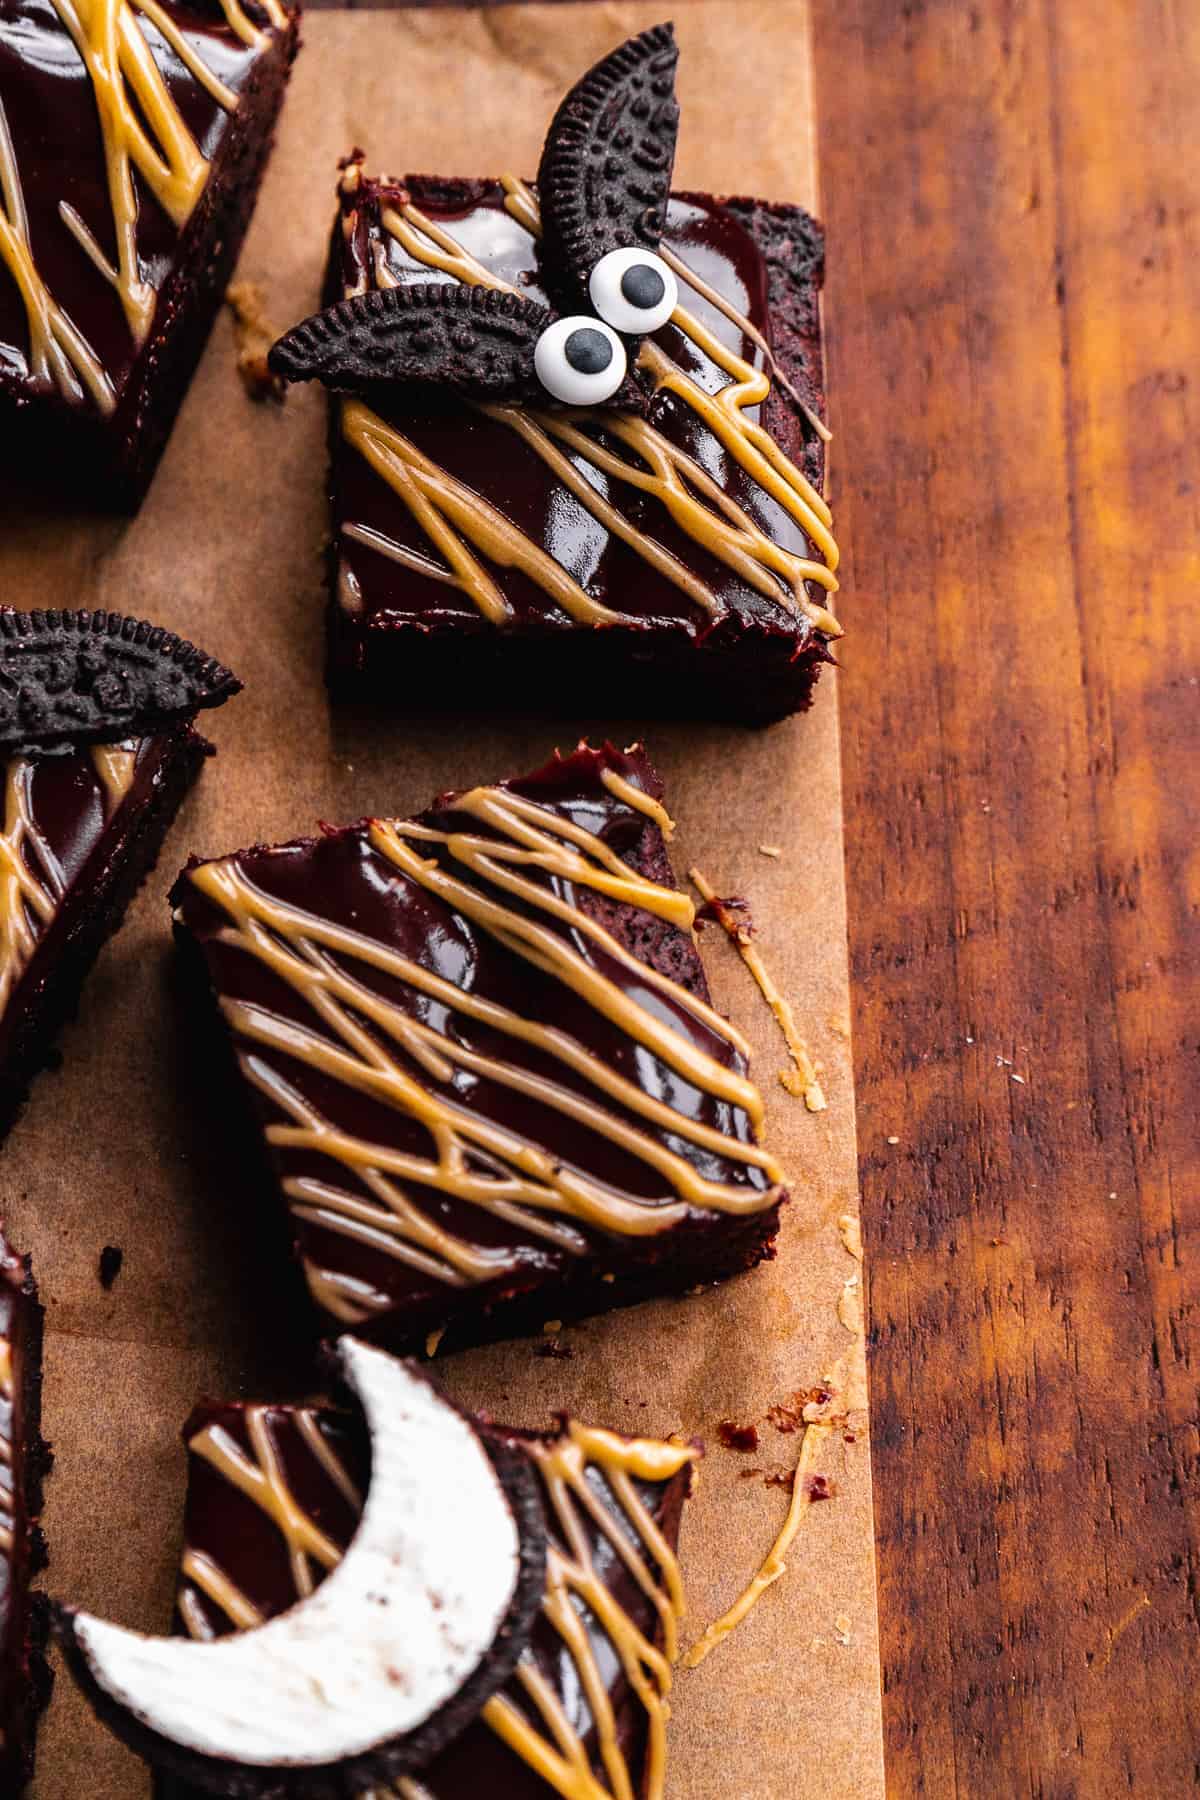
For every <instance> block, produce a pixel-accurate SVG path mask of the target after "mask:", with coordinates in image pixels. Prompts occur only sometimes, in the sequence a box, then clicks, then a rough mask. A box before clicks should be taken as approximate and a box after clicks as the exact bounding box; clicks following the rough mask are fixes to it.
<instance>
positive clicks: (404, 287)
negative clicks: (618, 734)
mask: <svg viewBox="0 0 1200 1800" xmlns="http://www.w3.org/2000/svg"><path fill="white" fill-rule="evenodd" d="M675 56H676V51H675V45H674V39H673V36H672V34H671V28H670V27H669V26H659V27H656V28H655V29H654V30H653V31H650V32H647V33H643V34H642V36H641V37H639V38H635V39H632V40H630V42H629V43H628V44H626V45H623V46H621V47H620V48H619V49H618V50H617V51H615V52H614V53H613V54H612V56H610V57H609V58H606V59H605V61H604V62H603V63H602V64H600V65H598V66H597V68H596V69H594V70H592V71H590V72H589V74H588V75H587V76H586V77H585V78H584V79H583V81H581V82H580V83H579V84H578V86H577V88H576V89H574V90H572V93H571V94H570V95H568V97H567V99H566V100H565V101H564V103H563V106H562V107H561V108H560V109H559V114H558V115H557V116H556V118H555V120H554V122H553V124H552V126H551V130H550V134H549V136H548V138H547V142H546V151H545V154H544V156H543V159H542V165H541V169H540V170H539V175H538V180H537V182H536V183H529V182H524V181H521V180H517V179H515V178H513V177H509V176H505V177H502V178H500V179H478V180H448V179H445V178H441V177H438V176H429V175H406V176H404V177H402V178H399V179H392V178H386V177H379V178H376V177H373V176H369V175H368V174H367V173H366V172H365V166H364V158H363V155H362V153H361V152H359V151H355V152H354V153H353V155H352V156H351V157H349V158H348V159H347V161H346V163H345V164H344V165H343V169H342V175H341V180H340V184H339V195H338V215H337V218H336V220H335V223H334V229H333V238H332V247H331V252H330V261H329V268H328V275H327V281H326V290H325V299H326V303H327V310H326V311H325V312H324V313H322V314H319V315H317V316H316V318H315V319H313V320H310V321H307V322H306V323H305V324H303V325H301V326H299V327H297V328H296V329H295V330H294V331H293V332H291V333H289V334H287V335H286V336H285V337H284V338H283V339H281V340H280V343H279V344H278V345H276V346H275V350H274V351H273V353H272V365H273V367H275V369H276V370H277V372H278V373H280V374H281V375H283V376H284V377H285V378H287V379H290V380H303V379H318V380H320V381H322V382H324V383H325V384H326V385H327V386H328V387H329V388H330V389H331V392H332V398H331V402H330V446H331V473H330V484H331V506H332V520H333V533H332V541H331V546H330V590H331V591H330V600H329V675H330V681H331V683H332V686H333V688H334V691H335V692H336V693H337V694H339V695H341V696H344V697H354V696H357V695H361V694H370V695H372V696H373V697H376V698H382V699H384V700H385V701H386V702H387V703H388V704H390V705H392V706H394V707H397V708H402V709H406V710H413V709H417V710H419V709H422V708H427V709H446V708H450V707H452V708H454V709H455V710H456V711H457V710H461V711H464V712H465V711H469V710H471V709H474V708H480V707H483V708H494V707H497V706H500V707H520V708H523V709H530V708H533V709H537V710H541V711H546V710H555V709H561V708H562V707H563V705H564V702H565V698H566V697H567V696H569V700H570V704H571V706H572V707H574V708H576V709H580V710H583V711H589V712H592V711H600V712H601V713H602V714H605V715H608V716H612V715H614V714H615V715H619V716H639V715H648V716H650V717H659V716H663V715H668V714H683V715H694V716H699V717H704V718H714V719H715V718H729V719H736V720H740V721H745V722H750V723H765V722H767V721H770V720H772V719H777V718H779V717H782V716H783V715H785V714H787V713H790V712H794V711H796V710H797V709H798V708H801V707H803V706H805V705H807V704H808V701H809V698H810V695H811V690H812V684H813V681H814V679H815V678H816V675H817V673H818V671H819V670H820V667H821V665H822V664H823V663H825V662H827V661H829V660H830V656H829V651H828V647H827V646H828V644H829V642H830V640H831V639H832V638H834V637H836V636H838V635H840V627H839V626H838V624H837V622H836V620H835V619H834V618H833V615H832V613H831V612H830V611H829V609H828V604H827V602H828V601H829V595H830V590H831V589H832V588H834V587H836V581H835V578H834V574H833V571H834V568H835V567H836V563H837V546H836V544H835V542H834V539H833V536H832V531H831V520H830V514H829V510H828V508H827V507H826V505H825V502H824V500H823V499H822V497H821V492H820V490H821V485H822V478H823V473H824V441H823V438H824V434H823V427H822V426H821V425H820V422H819V415H820V413H821V411H822V409H823V406H824V396H823V392H822V363H821V339H820V321H819V311H818V297H819V293H820V286H821V280H822V273H823V255H824V251H823V239H822V233H821V228H820V226H819V225H818V224H817V222H816V221H815V220H814V219H812V218H811V217H810V216H809V215H808V214H807V213H806V212H805V211H804V210H803V209H802V208H800V207H798V206H790V205H773V204H768V203H766V202H764V201H759V200H750V199H726V198H720V197H716V196H714V195H712V194H702V193H688V192H677V193H669V192H668V190H669V187H670V176H671V168H672V159H673V153H674V126H675V118H676V116H677V108H676V107H675V104H674V97H673V76H674V67H675ZM597 171H600V175H598V174H597ZM597 183H599V189H600V190H601V191H596V190H597ZM605 184H607V185H605ZM543 215H544V216H543ZM621 246H624V247H623V248H622V247H621ZM631 260H632V266H630V262H631ZM630 294H633V295H634V297H635V299H636V300H637V302H638V305H634V304H633V303H631V302H630V300H629V295H630ZM655 296H657V301H656V300H655ZM643 300H644V301H645V303H646V305H645V308H644V309H643V314H644V318H645V319H646V320H647V321H651V322H653V321H655V320H659V321H660V322H659V323H657V324H656V325H655V326H654V328H653V329H639V328H638V317H639V307H640V306H641V303H642V301H643ZM601 314H603V316H601ZM606 371H607V373H606Z"/></svg>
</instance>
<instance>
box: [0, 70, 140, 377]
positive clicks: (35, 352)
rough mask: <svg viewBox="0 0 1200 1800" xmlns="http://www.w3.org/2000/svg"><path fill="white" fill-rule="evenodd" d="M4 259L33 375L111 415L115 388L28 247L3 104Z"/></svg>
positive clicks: (0, 230)
mask: <svg viewBox="0 0 1200 1800" xmlns="http://www.w3.org/2000/svg"><path fill="white" fill-rule="evenodd" d="M0 193H2V194H3V198H4V206H3V210H0V257H2V258H3V259H4V263H5V266H6V267H7V269H8V272H9V274H10V275H11V276H12V278H13V280H14V281H15V282H16V284H17V288H18V291H19V292H20V295H21V299H22V302H23V303H24V307H25V316H26V320H27V322H28V326H29V373H30V375H31V376H32V378H33V380H34V381H36V382H39V383H43V384H49V383H50V382H53V384H54V385H55V387H57V388H58V390H59V392H60V393H62V394H65V395H66V397H67V398H68V399H70V400H76V401H79V400H82V399H83V398H84V395H85V391H86V393H88V394H90V395H91V398H92V401H93V403H94V404H95V406H96V408H97V410H98V411H99V412H102V413H110V412H111V411H112V410H113V407H114V406H115V405H116V395H115V394H114V392H113V385H112V382H111V381H110V380H109V378H108V375H107V374H106V373H105V370H104V369H103V367H102V366H101V364H100V361H99V359H98V357H97V356H96V353H95V351H94V350H93V349H92V347H91V345H90V344H89V343H88V342H87V339H86V338H85V337H84V336H83V333H82V332H80V331H79V330H77V329H76V327H75V326H74V324H72V322H71V320H70V319H69V318H68V316H67V314H66V313H65V312H64V311H63V310H62V308H61V307H60V306H59V305H57V304H56V302H55V301H54V299H53V298H52V297H51V294H50V290H49V289H48V288H47V286H46V284H45V282H44V281H43V280H42V278H41V276H40V274H39V273H38V270H37V265H36V264H35V262H34V260H33V252H32V250H31V249H30V247H29V215H28V214H27V212H26V210H25V194H24V190H23V188H22V186H21V172H20V170H19V169H18V167H17V158H16V153H15V151H14V149H13V141H12V133H11V132H10V131H9V128H8V118H7V115H6V114H5V111H4V103H3V100H0Z"/></svg>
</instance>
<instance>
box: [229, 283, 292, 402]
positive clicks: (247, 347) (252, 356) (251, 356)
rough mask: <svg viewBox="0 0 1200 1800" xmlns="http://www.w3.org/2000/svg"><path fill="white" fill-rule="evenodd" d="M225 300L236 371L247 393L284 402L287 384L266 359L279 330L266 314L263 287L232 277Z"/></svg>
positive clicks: (263, 398)
mask: <svg viewBox="0 0 1200 1800" xmlns="http://www.w3.org/2000/svg"><path fill="white" fill-rule="evenodd" d="M225 304H226V306H228V308H229V310H230V312H231V313H232V314H233V333H234V341H235V343H236V346H237V372H238V374H239V375H240V376H241V378H242V386H243V387H244V388H245V390H246V393H247V395H248V396H249V398H250V399H251V400H254V401H258V402H260V403H261V402H262V401H263V400H274V401H275V402H276V403H277V404H278V405H282V404H283V400H284V397H285V395H286V393H287V384H286V382H284V381H283V379H282V378H281V377H280V376H278V375H276V374H275V373H274V371H273V370H272V369H271V368H270V367H269V365H268V363H267V353H268V351H269V350H270V348H271V345H272V344H273V343H274V342H275V339H276V338H277V337H278V336H279V332H278V330H277V329H276V327H275V326H274V325H273V324H272V323H271V321H270V319H269V318H268V317H267V314H266V309H265V304H264V301H263V292H262V289H261V288H260V287H259V286H258V284H257V282H254V281H231V282H230V284H229V286H228V287H227V288H226V290H225Z"/></svg>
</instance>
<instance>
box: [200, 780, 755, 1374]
mask: <svg viewBox="0 0 1200 1800" xmlns="http://www.w3.org/2000/svg"><path fill="white" fill-rule="evenodd" d="M661 795H662V784H661V781H660V780H659V777H658V775H657V774H656V772H655V770H654V768H653V766H652V764H651V763H650V760H649V758H648V757H647V755H646V753H645V751H644V750H643V749H641V748H640V747H635V748H634V749H632V750H630V751H628V752H625V753H622V752H619V751H617V750H614V749H613V748H612V746H611V745H605V746H604V747H603V748H601V749H591V748H588V747H586V746H581V747H580V748H579V749H578V750H576V751H575V752H573V753H572V754H571V755H569V756H566V757H556V758H555V759H554V760H553V761H552V762H550V763H549V764H547V765H546V766H545V767H544V768H542V769H539V770H538V771H536V772H535V773H534V774H532V775H529V776H526V777H524V778H522V779H517V780H511V781H506V782H503V783H501V784H499V785H498V786H494V787H480V788H473V789H471V790H469V791H467V792H463V793H456V794H448V795H444V796H443V797H442V798H441V799H440V800H438V801H437V802H436V803H435V804H434V806H433V807H432V808H431V809H430V810H429V811H428V812H426V813H423V814H422V815H421V816H420V817H419V818H417V819H414V820H407V821H404V820H378V819H376V820H367V821H364V822H363V823H362V824H359V825H355V826H350V827H347V828H344V829H341V830H333V829H327V830H326V831H325V833H324V835H323V836H321V837H319V838H307V839H300V840H297V841H296V842H293V843H290V844H283V845H278V846H275V847H273V848H264V847H259V848H256V849H250V850H243V851H240V852H237V853H236V854H234V855H232V856H226V857H223V858H220V859H217V860H215V861H208V862H204V861H193V862H192V863H191V864H190V865H189V867H188V868H187V869H186V870H185V871H184V873H183V874H182V875H181V876H180V878H179V880H178V882H177V883H176V885H175V888H174V890H173V892H172V904H173V906H174V909H175V920H176V932H177V937H178V940H179V942H180V945H181V947H182V949H183V950H184V952H185V954H186V957H187V960H188V964H189V966H190V967H191V969H192V970H193V972H194V974H195V976H196V978H197V980H198V983H199V985H200V986H202V987H203V988H204V989H206V990H207V992H208V994H209V995H210V996H211V999H210V1000H209V1001H203V1002H202V1003H201V1009H200V1012H199V1014H198V1016H199V1017H202V1016H203V1012H204V1010H207V1007H208V1006H210V1005H211V1003H212V1002H213V1001H215V1003H216V1005H217V1007H218V1008H219V1013H220V1019H221V1022H222V1023H221V1035H222V1037H223V1038H224V1039H225V1041H226V1042H227V1043H228V1044H229V1046H230V1047H231V1048H232V1049H233V1051H234V1054H235V1056H236V1059H237V1066H238V1069H239V1071H240V1078H241V1088H242V1091H243V1094H244V1096H245V1098H246V1099H247V1100H248V1101H249V1103H250V1105H249V1115H248V1116H249V1117H250V1120H251V1126H250V1135H251V1138H252V1139H253V1141H254V1147H255V1150H256V1152H257V1153H258V1154H259V1155H260V1156H261V1154H262V1152H265V1160H264V1161H263V1164H262V1167H263V1178H262V1188H263V1191H264V1193H265V1194H267V1195H269V1197H270V1199H271V1201H272V1202H273V1203H274V1204H276V1205H277V1204H278V1201H279V1199H282V1200H283V1202H284V1204H285V1206H286V1207H287V1209H288V1213H289V1216H290V1225H291V1233H292V1243H293V1249H294V1252H295V1255H296V1257H297V1258H298V1260H299V1264H300V1267H301V1269H302V1271H303V1274H304V1277H305V1279H306V1282H307V1286H308V1291H309V1294H310V1296H311V1299H312V1301H313V1302H314V1304H315V1306H316V1309H317V1317H318V1323H319V1325H320V1328H321V1330H322V1331H324V1332H329V1331H334V1330H338V1329H343V1328H345V1327H346V1326H350V1327H351V1328H353V1329H354V1330H356V1331H357V1332H359V1333H360V1334H361V1335H363V1336H365V1337H368V1338H370V1339H373V1340H375V1341H377V1342H380V1343H383V1344H385V1345H387V1346H389V1347H392V1348H408V1347H421V1346H424V1344H425V1342H426V1340H427V1338H428V1337H429V1334H431V1333H437V1334H438V1335H439V1338H440V1337H441V1335H442V1334H445V1338H446V1342H447V1345H453V1344H456V1343H465V1342H472V1341H479V1340H482V1339H486V1338H489V1337H495V1336H502V1335H511V1334H512V1333H514V1332H518V1331H522V1330H529V1329H532V1330H539V1329H540V1328H541V1326H542V1325H543V1324H544V1323H545V1322H547V1321H548V1320H551V1319H564V1318H569V1317H572V1316H577V1315H579V1314H581V1313H584V1312H589V1311H591V1312H595V1311H599V1310H602V1309H607V1308H608V1307H611V1306H615V1305H620V1304H624V1303H626V1302H629V1301H633V1300H638V1299H642V1298H644V1297H647V1296H650V1295H655V1294H662V1293H672V1292H679V1291H681V1290H684V1289H688V1288H690V1287H692V1286H693V1285H695V1284H697V1283H702V1282H707V1281H712V1280H716V1279H718V1278H720V1277H723V1276H727V1275H732V1274H734V1273H736V1272H738V1271H739V1270H743V1269H747V1268H750V1267H751V1266H753V1265H754V1264H755V1263H757V1262H758V1261H759V1260H760V1259H761V1258H762V1257H764V1256H768V1255H770V1254H772V1249H771V1246H772V1244H773V1240H774V1237H775V1234H776V1230H777V1227H778V1219H779V1207H780V1203H781V1201H782V1199H783V1190H782V1187H781V1185H780V1183H781V1180H782V1172H781V1170H780V1169H779V1167H778V1165H777V1164H776V1163H775V1162H774V1160H773V1158H772V1157H771V1156H770V1154H769V1153H768V1151H767V1150H765V1149H764V1148H763V1147H762V1145H761V1143H760V1141H759V1133H760V1129H761V1121H762V1101H761V1098H760V1096H759V1094H758V1091H757V1089H756V1088H755V1087H754V1086H753V1084H752V1082H751V1081H750V1080H749V1078H748V1075H747V1050H746V1046H745V1043H744V1040H743V1039H742V1038H741V1037H740V1034H739V1033H738V1032H737V1031H736V1030H735V1029H734V1028H733V1027H732V1026H731V1025H730V1024H729V1023H728V1022H727V1021H726V1020H725V1019H724V1018H722V1017H721V1016H720V1015H719V1014H717V1013H716V1012H714V1011H713V1009H712V1008H711V1006H710V1005H709V1000H708V988H707V984H706V982H705V977H704V970H703V967H702V965H701V962H700V957H699V954H698V952H697V949H696V946H695V942H694V938H693V934H692V930H691V925H692V919H693V908H692V904H691V902H690V900H688V899H687V897H686V896H685V895H684V894H682V893H681V892H680V891H679V889H678V888H676V886H675V885H674V881H673V878H672V875H671V870H670V865H669V862H668V860H667V854H666V849H665V844H664V836H663V833H664V828H665V829H666V830H669V829H670V821H669V820H668V818H667V815H666V813H665V811H664V809H663V807H662V803H661Z"/></svg>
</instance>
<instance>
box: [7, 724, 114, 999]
mask: <svg viewBox="0 0 1200 1800" xmlns="http://www.w3.org/2000/svg"><path fill="white" fill-rule="evenodd" d="M136 762H137V745H136V744H135V745H133V746H132V747H130V746H127V745H107V744H97V745H94V746H93V748H92V763H93V766H94V767H95V770H96V773H97V775H98V776H99V778H100V782H101V785H102V787H103V789H104V794H105V813H106V816H107V817H109V818H111V817H112V815H113V814H114V813H115V812H116V809H117V807H118V806H119V805H120V803H121V801H122V800H123V799H124V797H125V795H126V794H127V793H128V791H129V788H130V785H131V784H132V781H133V771H134V765H135V763H136ZM36 766H37V765H36V764H35V763H34V762H32V761H31V760H30V759H29V758H27V757H22V756H15V757H12V758H11V759H10V760H9V762H8V764H7V766H6V768H5V771H4V830H3V832H0V1012H3V1011H4V1008H5V1007H6V1006H7V1005H8V1002H9V999H10V997H11V995H12V991H13V988H14V987H15V986H16V984H17V982H18V980H19V979H20V977H21V974H22V972H23V971H24V969H25V967H26V965H27V964H28V962H29V959H30V957H31V956H32V955H33V952H34V950H35V949H36V948H37V942H38V939H39V937H40V936H41V934H42V932H43V930H44V929H45V928H46V926H47V925H49V923H50V921H51V919H53V917H54V915H55V913H56V912H57V911H58V908H59V905H60V904H61V902H62V898H63V895H64V894H65V893H66V890H67V878H66V875H65V874H64V872H63V868H62V865H61V863H60V862H59V860H58V858H57V856H56V855H55V854H54V851H53V849H52V848H51V846H50V843H49V840H48V839H47V838H46V836H45V835H44V833H43V832H42V831H41V830H40V829H39V827H38V824H37V821H36V819H35V818H34V816H33V776H34V770H35V768H36ZM39 870H40V874H39V872H38V871H39Z"/></svg>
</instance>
